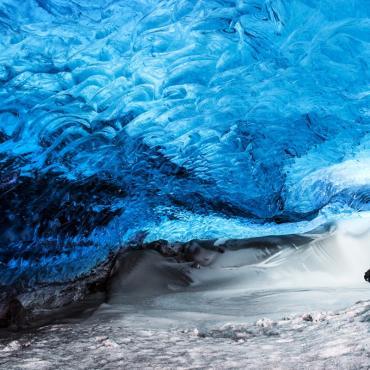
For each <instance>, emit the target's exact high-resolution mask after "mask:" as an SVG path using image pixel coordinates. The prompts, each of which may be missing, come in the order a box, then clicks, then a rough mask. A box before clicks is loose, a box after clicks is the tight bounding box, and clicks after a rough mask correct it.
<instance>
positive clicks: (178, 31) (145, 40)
mask: <svg viewBox="0 0 370 370" xmlns="http://www.w3.org/2000/svg"><path fill="white" fill-rule="evenodd" d="M369 14H370V3H369V1H367V0H321V1H319V0H317V1H315V0H292V1H283V0H250V1H243V0H198V1H195V0H168V1H158V0H117V1H109V0H95V1H93V2H91V1H87V0H79V1H73V0H24V1H22V2H19V1H16V0H0V169H1V175H0V176H1V184H0V192H1V194H0V196H1V203H0V204H1V205H0V224H1V227H0V234H1V240H2V243H3V245H2V246H1V248H2V249H1V251H4V250H5V252H4V253H3V252H2V253H3V255H2V262H3V263H4V264H6V266H7V267H6V268H7V269H8V268H12V269H19V268H24V266H27V264H29V263H31V262H30V261H32V257H30V255H32V253H34V251H35V250H36V249H37V250H41V247H40V246H39V245H38V246H37V247H36V246H34V245H33V244H31V245H30V244H27V247H25V245H24V242H27V243H29V242H30V241H39V240H40V239H47V240H48V241H50V240H53V241H54V242H55V243H56V245H59V244H60V243H61V244H63V243H65V240H66V238H72V239H73V243H72V242H71V243H72V244H74V245H75V246H76V247H75V248H74V249H73V253H72V252H70V251H67V252H65V253H67V254H68V253H69V254H68V256H67V255H63V256H62V257H60V261H61V262H60V264H61V266H62V267H63V265H64V260H65V259H68V260H69V261H72V264H73V263H74V265H75V267H74V268H75V269H76V271H75V272H74V273H78V272H81V271H82V270H84V269H85V270H86V269H88V268H90V267H91V266H93V265H94V264H96V263H97V262H98V261H100V260H102V259H104V258H105V257H106V255H107V253H108V250H109V248H111V247H112V245H116V244H117V243H118V242H122V241H126V240H129V239H130V238H132V236H133V235H134V234H135V233H137V232H138V231H141V230H146V231H147V232H148V235H147V240H154V239H158V238H165V239H170V240H176V239H181V240H189V239H191V238H213V237H235V238H240V237H247V236H252V235H258V234H260V235H261V234H271V233H275V234H276V233H285V232H291V231H292V230H293V229H294V227H296V226H291V224H292V223H293V225H300V226H299V227H302V228H303V229H308V228H310V227H312V226H314V224H312V223H309V224H307V222H309V221H310V220H312V219H315V220H316V223H320V222H322V221H323V219H330V218H334V217H337V215H338V214H339V215H342V214H343V213H353V212H357V211H361V210H368V209H369V206H368V202H369V185H370V168H369V163H370V162H369V157H370V134H369V132H370V131H369V129H370V120H369V114H370V113H369V106H370V104H369V103H370V101H369V99H370V94H369V82H370V78H369V77H370V68H369V65H368V64H369V60H370V47H369V41H370V21H369ZM317 216H319V218H317ZM317 220H318V221H317ZM281 223H283V225H282V226H278V224H281ZM314 223H315V221H314ZM297 228H298V226H297V227H296V229H297ZM72 239H68V240H72ZM86 239H87V240H88V241H89V242H91V243H93V244H94V245H95V246H99V248H98V249H94V248H92V247H86V245H85V244H83V243H82V240H83V241H84V242H86ZM61 240H62V242H61ZM58 243H59V244H58ZM78 243H82V244H81V245H79V244H78ZM50 245H51V244H50V243H49V244H48V248H50ZM63 245H64V246H65V244H63ZM77 245H78V248H77ZM67 249H68V248H67ZM24 250H27V253H23V251H24ZM56 250H57V252H56V251H54V250H53V252H52V253H50V252H49V251H46V252H45V253H44V254H42V255H41V256H37V260H38V261H39V262H38V263H39V264H45V265H48V264H55V265H56V264H57V262H56V260H57V258H59V257H57V256H56V255H57V254H58V253H60V252H58V251H60V250H61V248H60V247H57V248H56ZM22 253H23V254H22ZM63 253H64V252H63ZM50 254H51V255H52V257H50V256H49V255H50ZM9 256H10V257H9ZM74 260H76V261H79V262H78V266H76V265H77V262H73V261H74ZM85 260H86V261H87V262H83V261H85ZM62 267H60V268H59V267H58V268H56V269H55V271H54V272H53V274H61V272H60V271H61V269H62ZM80 269H81V270H80ZM58 271H59V272H58Z"/></svg>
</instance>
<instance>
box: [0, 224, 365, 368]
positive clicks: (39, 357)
mask: <svg viewBox="0 0 370 370" xmlns="http://www.w3.org/2000/svg"><path fill="white" fill-rule="evenodd" d="M349 230H350V231H349ZM367 230H368V226H367V221H366V220H364V221H363V222H359V221H356V222H355V223H353V222H350V223H348V222H347V223H346V222H343V223H340V224H339V225H338V227H337V229H336V230H335V232H333V233H329V234H323V235H322V238H318V239H315V240H313V241H309V242H307V244H304V245H301V246H299V247H294V246H290V247H284V246H283V245H282V246H280V247H279V248H272V249H269V248H260V247H259V248H248V249H241V250H234V251H230V250H226V251H225V253H223V254H220V253H216V252H215V253H212V252H209V253H208V254H205V255H203V256H200V257H201V258H203V262H204V264H203V266H196V267H200V268H194V266H193V267H189V264H186V263H178V262H175V261H173V260H171V259H168V258H166V257H164V256H161V255H160V254H158V253H157V252H155V251H151V250H149V251H148V250H147V251H135V252H132V253H131V254H128V255H127V257H126V259H125V261H126V263H125V265H123V266H121V269H122V271H121V274H120V275H119V276H118V277H117V278H116V280H115V281H114V282H113V284H112V285H111V288H110V292H109V296H108V299H107V302H106V303H104V304H102V305H100V307H99V308H98V309H97V310H96V311H95V312H94V313H93V314H92V315H84V314H82V315H80V316H78V317H74V318H69V319H64V320H63V321H58V322H55V323H53V324H50V325H48V326H44V327H42V328H39V329H33V330H31V331H28V332H25V333H15V332H13V333H12V332H8V333H6V334H4V333H3V334H2V337H1V338H0V368H1V369H6V370H12V369H37V370H41V369H89V370H90V369H122V368H124V369H135V368H140V369H142V368H158V369H163V368H165V369H166V368H169V369H173V368H197V369H208V368H212V369H213V368H216V369H228V368H248V369H272V368H275V369H297V368H299V369H369V368H370V289H369V288H370V287H369V284H368V283H366V282H365V281H364V280H363V272H364V271H365V267H366V266H368V265H369V260H370V259H369V248H368V245H369V243H368V239H369V233H368V231H367ZM219 243H221V241H219ZM206 261H208V265H207V264H205V262H206Z"/></svg>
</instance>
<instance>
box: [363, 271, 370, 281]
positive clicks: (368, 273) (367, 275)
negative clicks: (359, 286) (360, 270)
mask: <svg viewBox="0 0 370 370" xmlns="http://www.w3.org/2000/svg"><path fill="white" fill-rule="evenodd" d="M364 279H365V280H366V281H368V282H369V283H370V269H369V270H367V271H366V272H365V275H364Z"/></svg>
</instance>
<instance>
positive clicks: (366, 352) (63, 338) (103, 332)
mask: <svg viewBox="0 0 370 370" xmlns="http://www.w3.org/2000/svg"><path fill="white" fill-rule="evenodd" d="M163 315H164V316H165V312H163ZM138 319H139V318H138ZM369 323H370V301H367V302H359V303H357V304H355V305H353V306H352V307H350V308H347V309H345V310H342V311H338V312H335V313H333V312H315V313H314V312H310V313H306V314H305V315H299V316H288V317H285V318H281V319H280V320H270V319H263V318H262V319H259V320H257V321H255V322H251V323H247V322H246V323H243V324H223V325H213V326H211V327H210V328H208V329H206V330H202V329H199V328H197V327H196V326H193V327H192V326H191V325H189V324H188V323H186V324H183V323H182V322H181V321H180V322H178V323H177V325H176V327H172V326H171V325H168V326H167V327H162V328H160V327H158V326H157V325H154V327H151V326H150V319H149V318H148V317H147V318H144V319H143V320H138V321H136V322H135V321H134V322H133V321H132V320H131V317H130V316H127V317H126V316H125V315H122V316H121V317H114V318H111V319H110V320H107V321H102V320H100V319H99V318H98V319H97V318H94V317H92V318H90V319H88V320H86V321H82V322H77V323H72V322H69V323H64V324H57V325H50V326H47V327H44V328H41V329H39V330H37V331H36V332H34V333H29V334H27V335H24V336H22V337H21V338H18V339H13V340H9V339H8V340H5V341H4V340H2V343H1V347H0V366H1V368H2V369H8V370H11V369H37V370H41V369H121V368H127V369H136V368H139V369H142V368H159V369H163V368H172V369H173V368H198V369H199V368H200V369H203V368H204V369H210V368H219V369H224V368H249V369H272V368H275V369H297V367H298V368H300V369H368V368H369V367H370V325H369Z"/></svg>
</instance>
